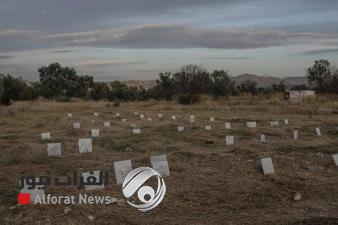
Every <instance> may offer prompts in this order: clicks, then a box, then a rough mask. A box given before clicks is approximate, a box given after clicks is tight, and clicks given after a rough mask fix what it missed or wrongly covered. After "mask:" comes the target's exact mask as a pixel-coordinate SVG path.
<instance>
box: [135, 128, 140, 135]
mask: <svg viewBox="0 0 338 225" xmlns="http://www.w3.org/2000/svg"><path fill="white" fill-rule="evenodd" d="M133 134H141V129H139V128H138V129H133Z"/></svg>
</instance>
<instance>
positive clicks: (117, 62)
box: [72, 60, 146, 68]
mask: <svg viewBox="0 0 338 225" xmlns="http://www.w3.org/2000/svg"><path fill="white" fill-rule="evenodd" d="M141 64H146V62H144V61H123V60H93V61H85V62H79V63H76V64H73V65H72V66H75V67H90V68H91V67H111V66H126V65H141Z"/></svg>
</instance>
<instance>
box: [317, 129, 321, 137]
mask: <svg viewBox="0 0 338 225" xmlns="http://www.w3.org/2000/svg"><path fill="white" fill-rule="evenodd" d="M316 134H317V136H318V137H320V136H322V133H321V132H320V128H319V127H317V128H316Z"/></svg>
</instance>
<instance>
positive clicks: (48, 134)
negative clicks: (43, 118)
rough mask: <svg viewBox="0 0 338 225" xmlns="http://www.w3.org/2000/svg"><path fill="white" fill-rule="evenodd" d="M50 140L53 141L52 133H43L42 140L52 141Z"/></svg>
mask: <svg viewBox="0 0 338 225" xmlns="http://www.w3.org/2000/svg"><path fill="white" fill-rule="evenodd" d="M50 139H51V136H50V132H47V133H41V140H50Z"/></svg>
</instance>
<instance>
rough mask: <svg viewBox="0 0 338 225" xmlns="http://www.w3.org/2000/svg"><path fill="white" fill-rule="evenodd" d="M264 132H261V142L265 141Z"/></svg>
mask: <svg viewBox="0 0 338 225" xmlns="http://www.w3.org/2000/svg"><path fill="white" fill-rule="evenodd" d="M266 142H267V141H266V138H265V134H261V143H266Z"/></svg>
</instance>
